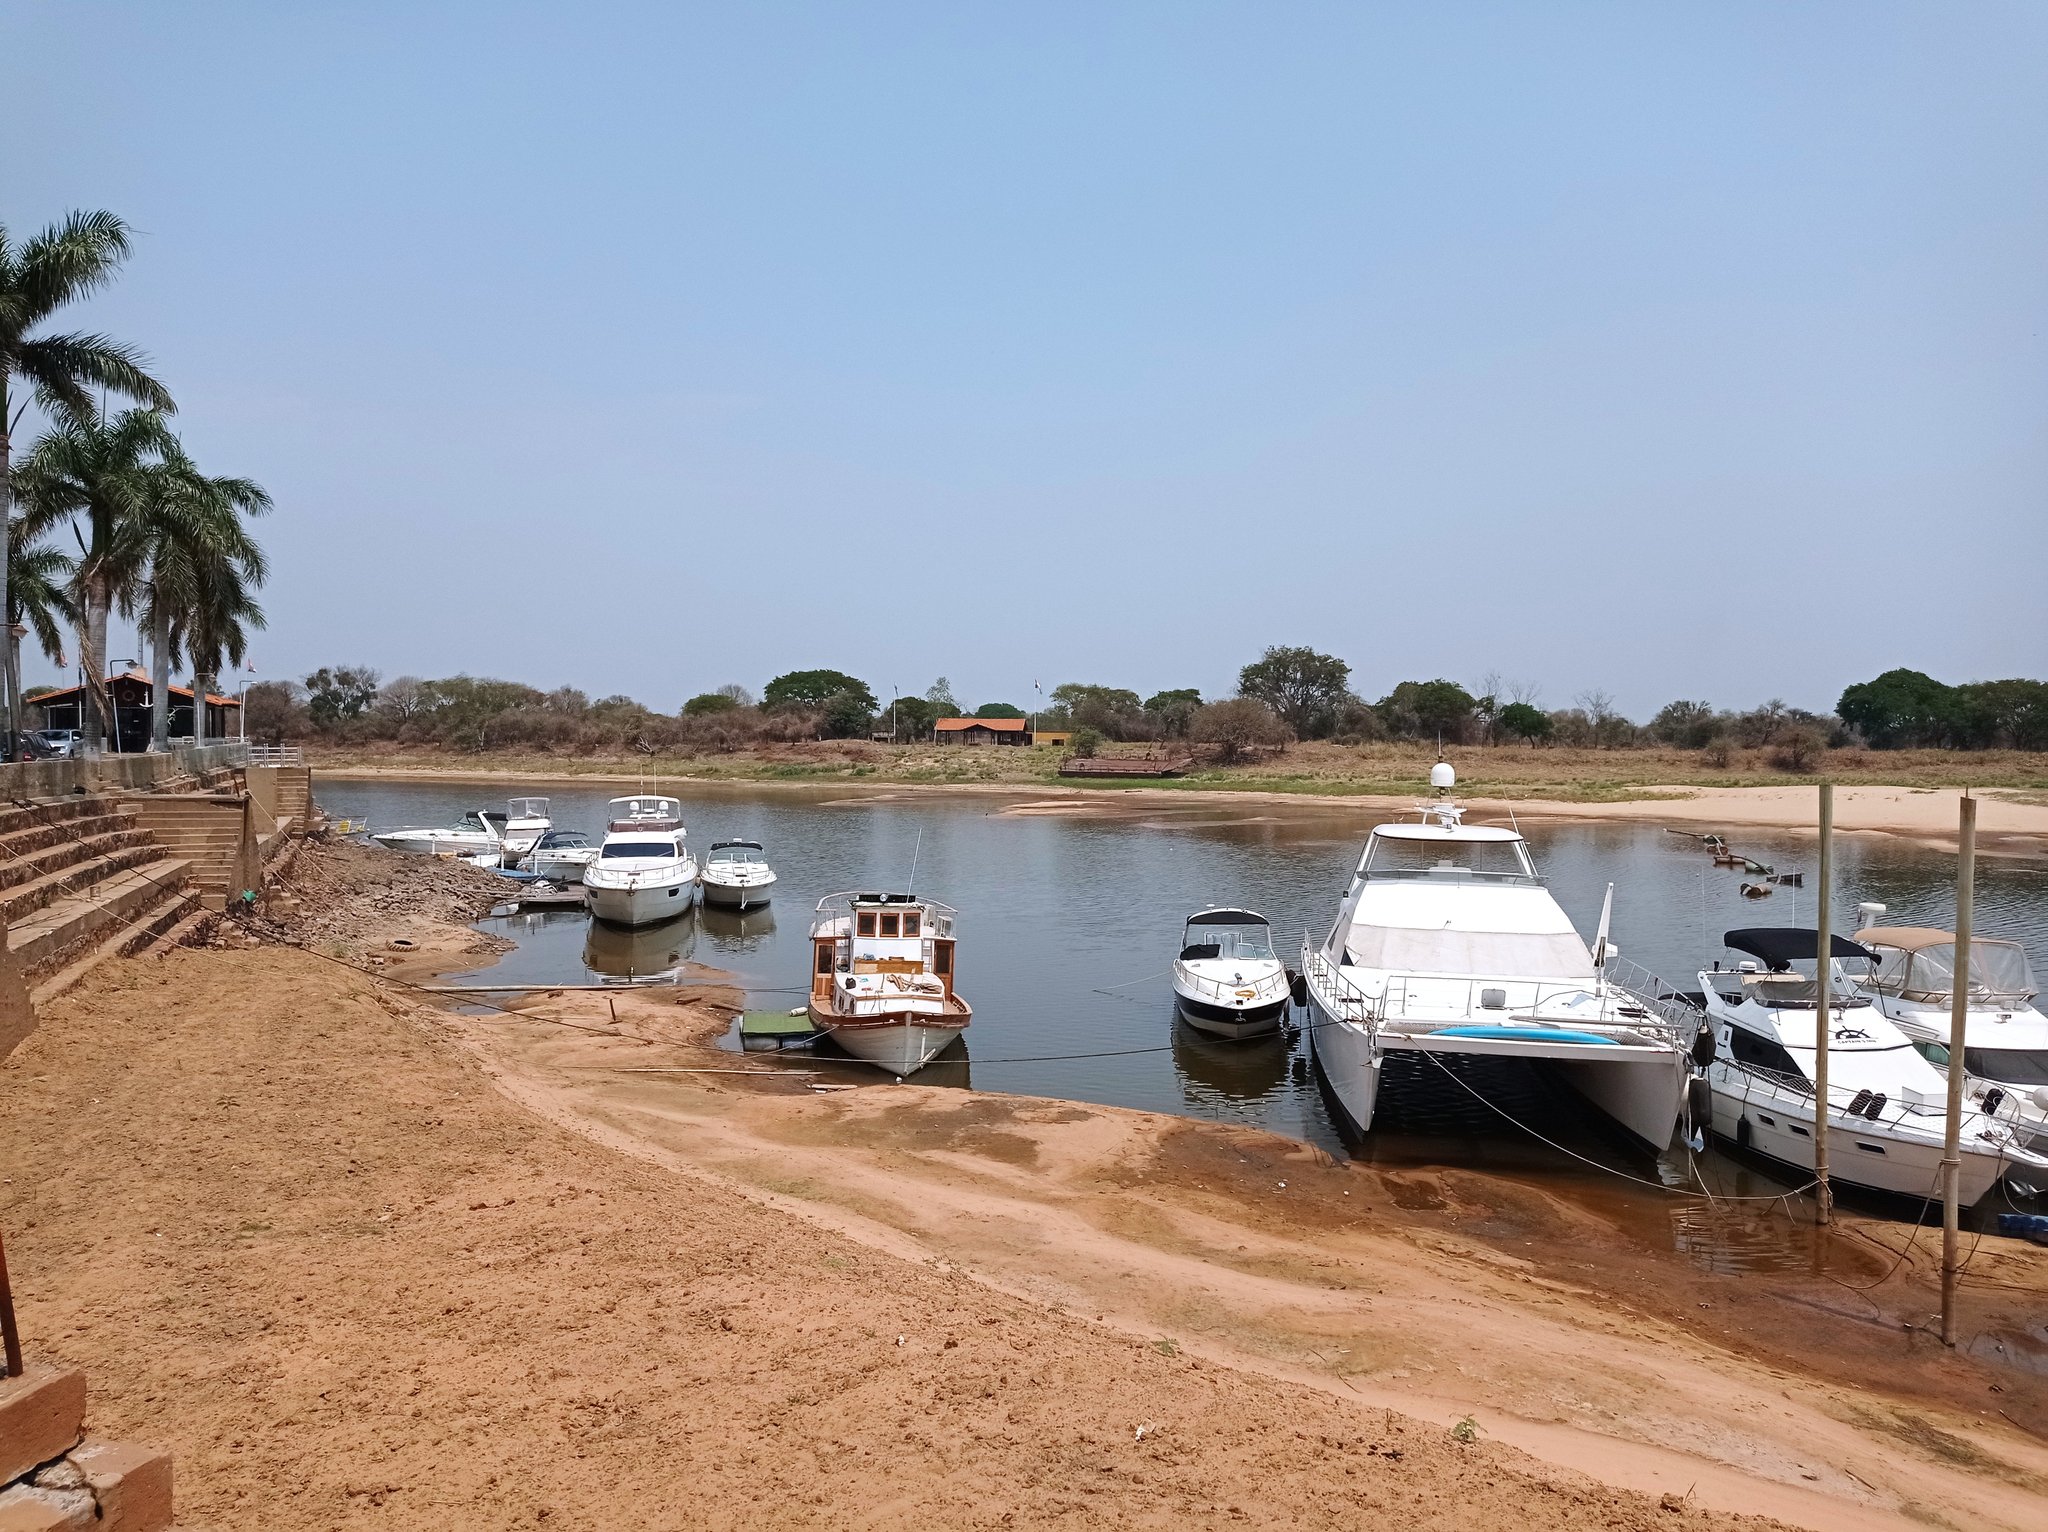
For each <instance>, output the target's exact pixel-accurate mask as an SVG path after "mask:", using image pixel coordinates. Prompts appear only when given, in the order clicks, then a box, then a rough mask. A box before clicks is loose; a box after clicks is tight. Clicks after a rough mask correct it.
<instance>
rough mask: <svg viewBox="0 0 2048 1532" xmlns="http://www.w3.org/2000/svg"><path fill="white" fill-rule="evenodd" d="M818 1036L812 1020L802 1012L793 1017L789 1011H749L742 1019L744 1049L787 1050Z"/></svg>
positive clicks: (741, 1029)
mask: <svg viewBox="0 0 2048 1532" xmlns="http://www.w3.org/2000/svg"><path fill="white" fill-rule="evenodd" d="M817 1035H818V1029H817V1028H816V1027H813V1026H812V1025H811V1018H810V1017H809V1016H808V1015H806V1014H804V1013H802V1012H799V1013H798V1014H796V1015H794V1016H792V1015H790V1014H789V1012H787V1011H749V1012H747V1013H746V1015H744V1016H742V1017H741V1018H740V1046H741V1047H742V1048H756V1049H761V1050H763V1051H765V1050H767V1049H770V1048H787V1047H790V1046H791V1045H793V1044H796V1043H807V1042H809V1041H810V1040H811V1039H812V1038H814V1037H816V1036H817Z"/></svg>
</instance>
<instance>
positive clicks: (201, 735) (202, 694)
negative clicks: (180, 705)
mask: <svg viewBox="0 0 2048 1532" xmlns="http://www.w3.org/2000/svg"><path fill="white" fill-rule="evenodd" d="M212 679H213V678H212V677H211V676H209V675H207V673H206V672H205V671H203V670H200V669H198V668H197V667H194V669H193V671H192V743H193V745H194V746H195V747H196V746H199V745H203V744H205V743H206V694H207V693H208V692H210V691H212V690H213V687H212V686H211V685H210V684H209V683H210V682H211V681H212Z"/></svg>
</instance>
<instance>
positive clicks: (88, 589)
mask: <svg viewBox="0 0 2048 1532" xmlns="http://www.w3.org/2000/svg"><path fill="white" fill-rule="evenodd" d="M183 455H184V454H183V451H182V449H181V448H180V447H179V445H178V439H177V437H175V436H173V435H172V434H171V430H170V427H169V426H168V425H167V424H165V422H164V417H163V416H162V415H161V414H160V413H158V412H157V411H155V410H124V411H122V412H121V413H120V414H119V415H115V416H113V417H111V418H102V417H94V418H93V419H90V420H82V421H81V420H67V421H64V422H62V423H60V424H59V425H57V426H56V427H55V428H54V429H52V430H50V431H48V432H46V433H45V434H44V435H43V436H42V437H41V438H40V439H39V440H38V441H37V442H36V444H35V446H33V447H31V448H30V449H29V452H28V455H27V456H26V457H24V458H23V459H22V462H21V468H20V471H19V472H18V473H17V474H16V475H15V495H16V497H17V498H18V499H19V500H20V502H21V505H22V523H23V527H24V530H26V531H28V532H31V533H36V534H40V533H43V532H46V531H49V530H52V529H54V528H55V527H56V526H58V525H59V524H60V523H63V522H66V521H68V522H70V524H71V528H72V533H73V535H74V536H75V537H76V538H77V539H78V562H77V570H76V573H75V574H74V575H73V584H74V586H75V602H76V607H77V613H78V659H79V664H80V665H81V666H83V667H84V670H85V697H86V698H87V699H89V701H90V703H91V706H90V707H89V708H81V709H80V712H79V728H80V732H81V733H82V734H83V735H84V736H85V743H86V745H87V746H88V747H96V746H98V745H99V744H101V743H102V742H104V740H105V738H106V736H107V733H108V731H109V730H110V729H111V727H112V725H113V722H114V710H113V699H112V698H111V697H110V696H109V695H108V693H107V680H106V675H107V619H108V617H109V615H110V614H111V613H112V611H113V609H114V607H115V605H116V604H117V603H121V602H123V601H125V599H126V598H127V596H128V592H129V590H130V588H131V587H132V584H133V582H134V581H135V579H136V578H137V577H138V574H139V572H140V570H141V569H142V568H143V567H145V564H146V557H147V555H146V548H147V542H148V538H147V532H146V530H145V529H146V528H147V526H148V525H149V524H150V521H151V516H152V509H151V508H152V505H153V504H154V503H155V501H156V500H158V499H160V498H161V496H162V486H163V482H164V474H165V472H166V471H167V465H169V464H170V463H171V462H172V461H173V460H174V459H179V458H182V457H183Z"/></svg>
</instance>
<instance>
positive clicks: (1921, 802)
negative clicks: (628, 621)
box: [319, 766, 2048, 857]
mask: <svg viewBox="0 0 2048 1532" xmlns="http://www.w3.org/2000/svg"><path fill="white" fill-rule="evenodd" d="M319 776H320V777H321V778H322V779H323V780H327V781H337V782H375V781H393V782H444V783H449V784H470V783H473V784H475V785H477V786H490V787H493V788H507V789H511V788H527V787H531V788H533V789H535V790H542V789H545V788H548V787H550V786H604V785H608V784H621V785H625V786H639V785H641V784H642V782H643V781H644V779H642V778H637V777H635V776H633V775H632V774H631V773H602V772H591V773H577V774H574V775H568V776H561V777H545V776H535V775H532V774H530V773H524V772H511V771H494V770H474V771H443V770H438V769H435V768H430V767H417V766H407V767H373V766H337V767H327V766H323V767H320V768H319ZM669 780H672V781H678V782H683V783H688V784H689V786H690V787H691V788H692V789H693V790H695V791H712V792H786V793H791V794H803V795H807V796H817V795H818V794H821V793H824V794H829V795H830V796H832V797H837V798H851V797H863V798H892V797H900V796H906V795H918V796H922V795H926V794H941V795H954V796H959V795H972V796H976V797H983V798H997V799H1001V800H1003V801H1004V803H1005V805H1006V811H1008V812H1028V813H1053V812H1057V813H1068V814H1086V815H1091V816H1102V817H1110V816H1120V817H1134V816H1137V815H1140V814H1143V813H1145V812H1148V811H1149V810H1150V809H1151V808H1152V807H1154V806H1156V805H1159V804H1162V803H1170V804H1188V803H1213V804H1216V805H1219V806H1236V807H1244V806H1246V805H1249V804H1259V805H1261V806H1263V807H1265V808H1267V809H1270V810H1275V811H1281V810H1284V811H1287V812H1294V813H1301V814H1318V815H1337V816H1341V817H1343V818H1345V819H1347V820H1355V821H1356V822H1357V823H1358V824H1360V825H1361V826H1366V825H1371V824H1373V823H1376V822H1378V821H1379V820H1381V819H1385V818H1389V817H1398V816H1401V815H1404V814H1407V813H1409V812H1410V811H1412V809H1413V807H1414V805H1415V803H1416V801H1417V799H1418V798H1419V797H1421V796H1424V795H1423V794H1421V793H1411V794H1407V795H1387V796H1362V795H1346V796H1338V795H1328V796H1325V795H1318V794H1315V793H1301V792H1284V793H1282V792H1259V791H1255V790H1250V789H1246V790H1238V789H1217V788H1201V787H1170V786H1167V787H1140V788H1046V787H1030V786H1018V785H1011V784H975V783H946V784H938V783H914V782H890V783H866V782H858V781H855V782H843V783H842V782H819V781H816V780H807V781H803V782H777V781H773V780H759V781H733V780H731V779H725V778H719V779H709V778H706V779H698V778H690V777H683V778H676V779H669ZM1975 796H1976V797H1977V800H1978V808H1977V827H1978V850H1979V852H1980V854H1983V855H1987V856H1996V855H2005V856H2026V857H2048V803H2042V802H2034V801H2029V800H2030V799H2031V798H2033V797H2036V796H2038V795H2033V794H2024V793H2018V792H2012V791H2007V790H2003V789H1987V790H1985V791H1982V792H1979V793H1977V794H1976V795H1975ZM1961 798H1962V789H1960V788H1952V787H1935V788H1918V787H1885V786H1841V787H1837V788H1836V789H1835V824H1836V827H1837V828H1838V829H1840V830H1841V831H1843V832H1845V833H1849V834H1882V835H1895V836H1899V837H1902V838H1904V839H1908V840H1912V841H1916V842H1919V843H1920V844H1923V845H1929V846H1936V847H1950V848H1952V847H1953V846H1954V845H1955V843H1956V824H1957V805H1958V803H1959V801H1960V800H1961ZM1459 801H1460V802H1461V803H1463V804H1465V805H1466V807H1467V809H1468V811H1469V813H1470V816H1471V817H1472V818H1473V819H1474V820H1475V821H1476V820H1493V819H1499V820H1502V821H1506V820H1507V818H1508V816H1509V815H1510V814H1512V815H1514V816H1515V817H1516V818H1517V819H1519V820H1528V821H1530V822H1534V823H1541V822H1547V821H1586V820H1610V821H1617V822H1622V823H1632V824H1662V825H1669V826H1672V827H1673V828H1678V829H1687V830H1693V831H1698V832H1702V833H1704V832H1706V831H1709V830H1722V831H1728V830H1743V829H1752V830H1770V831H1779V832H1784V833H1789V834H1815V833H1818V826H1817V816H1818V813H1819V810H1818V800H1817V795H1816V794H1815V791H1814V789H1813V788H1811V787H1680V786H1669V787H1645V788H1642V789H1639V790H1637V795H1636V796H1632V797H1627V798H1620V799H1616V800H1613V801H1601V802H1578V801H1565V800H1560V799H1546V798H1516V799H1512V800H1510V799H1505V798H1485V797H1475V798H1465V797H1461V798H1460V799H1459Z"/></svg>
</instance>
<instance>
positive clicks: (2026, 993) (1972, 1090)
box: [1851, 905, 2048, 1153]
mask: <svg viewBox="0 0 2048 1532" xmlns="http://www.w3.org/2000/svg"><path fill="white" fill-rule="evenodd" d="M1864 911H1865V913H1866V915H1869V916H1875V915H1881V914H1883V913H1884V909H1883V906H1881V905H1866V906H1864ZM1856 940H1857V941H1858V942H1860V943H1862V944H1863V945H1864V946H1865V947H1868V948H1869V949H1870V950H1871V951H1872V952H1874V953H1876V954H1877V961H1876V963H1875V964H1874V965H1872V966H1871V967H1870V969H1869V971H1868V972H1867V973H1866V974H1864V975H1862V976H1861V977H1860V978H1857V977H1855V976H1853V975H1852V977H1851V982H1852V983H1854V984H1856V986H1857V990H1858V992H1859V993H1861V994H1864V995H1867V996H1868V997H1869V998H1870V1002H1871V1004H1872V1005H1874V1006H1876V1007H1877V1009H1878V1010H1880V1011H1882V1012H1883V1013H1884V1015H1885V1018H1886V1019H1887V1020H1889V1021H1890V1022H1891V1023H1892V1025H1894V1026H1895V1027H1897V1028H1898V1029H1899V1030H1900V1031H1901V1032H1903V1033H1905V1034H1906V1036H1907V1037H1908V1038H1910V1039H1912V1042H1913V1045H1914V1046H1915V1047H1916V1048H1918V1049H1919V1050H1920V1052H1921V1053H1922V1055H1924V1056H1925V1057H1926V1059H1927V1061H1928V1062H1929V1063H1930V1064H1932V1065H1934V1067H1935V1068H1936V1069H1938V1070H1940V1071H1941V1072H1942V1073H1944V1074H1946V1073H1947V1072H1948V1066H1949V1028H1950V1025H1951V1023H1952V1020H1953V1016H1954V1013H1953V1011H1952V1009H1951V1006H1952V1005H1953V996H1954V993H1955V973H1956V934H1955V932H1953V931H1942V930H1937V929H1935V928H1933V927H1930V926H1876V925H1871V926H1865V927H1864V928H1863V929H1862V930H1860V931H1858V932H1857V933H1856ZM2038 993H2040V986H2039V985H2038V984H2036V983H2035V981H2034V971H2033V969H2032V967H2031V966H2030V965H2029V964H2028V962H2027V953H2026V949H2025V948H2023V947H2022V946H2021V945H2020V944H2019V943H2018V942H2016V941H2009V940H2007V939H2005V938H2003V937H1995V936H1975V935H1973V936H1972V937H1971V938H1970V998H1969V1010H1968V1014H1967V1016H1966V1017H1965V1019H1964V1022H1963V1094H1964V1097H1965V1098H1966V1099H1967V1100H1969V1101H1970V1102H1972V1103H1974V1104H1975V1105H1976V1106H1977V1108H1978V1109H1979V1110H1980V1111H1983V1112H1987V1113H1989V1114H1990V1115H1992V1116H1994V1117H2002V1118H2005V1119H2006V1120H2007V1121H2010V1122H2012V1123H2013V1124H2015V1126H2017V1127H2019V1128H2020V1129H2021V1130H2022V1131H2023V1132H2024V1133H2025V1135H2026V1137H2027V1146H2028V1148H2030V1149H2033V1150H2035V1151H2036V1152H2038V1153H2048V1016H2044V1015H2042V1014H2041V1012H2040V1010H2039V1009H2038V1008H2036V1007H2035V1006H2034V1005H2033V1003H2032V1001H2033V999H2034V996H2035V995H2037V994H2038Z"/></svg>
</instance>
